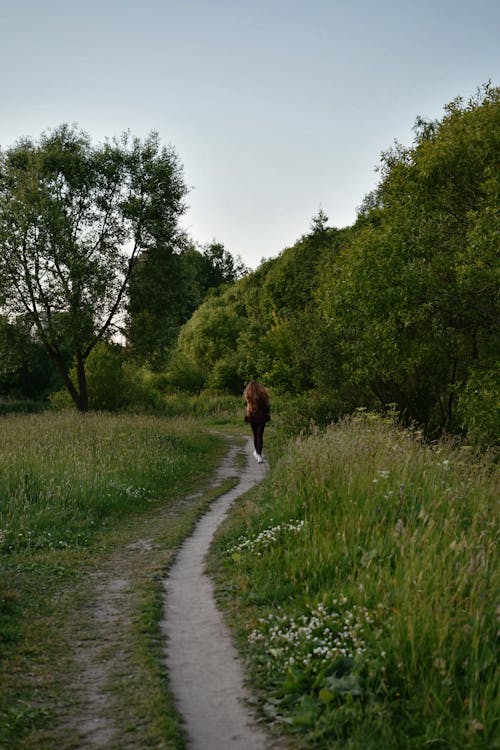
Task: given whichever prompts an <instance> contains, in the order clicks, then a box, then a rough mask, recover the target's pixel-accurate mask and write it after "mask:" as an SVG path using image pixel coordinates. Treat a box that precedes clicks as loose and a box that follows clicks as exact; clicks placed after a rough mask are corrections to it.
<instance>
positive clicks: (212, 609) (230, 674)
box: [161, 440, 277, 750]
mask: <svg viewBox="0 0 500 750" xmlns="http://www.w3.org/2000/svg"><path fill="white" fill-rule="evenodd" d="M238 450H239V449H238V447H232V448H231V449H230V450H229V452H228V455H227V456H226V459H225V461H224V464H223V465H222V466H221V468H220V469H219V477H218V480H219V481H222V480H223V479H224V477H226V476H234V475H235V473H237V474H238V475H239V478H240V482H239V484H238V485H237V487H235V488H233V489H232V490H230V491H229V492H227V493H226V494H225V495H222V496H221V497H220V498H219V499H218V500H216V501H215V502H214V503H213V504H212V505H211V507H210V510H209V511H208V512H207V513H206V514H205V515H204V516H203V517H202V518H201V519H200V521H199V522H198V524H197V526H196V528H195V530H194V532H193V534H192V535H191V536H190V537H188V539H187V540H186V541H185V542H184V544H183V545H182V547H181V548H180V549H179V552H178V553H177V556H176V559H175V562H174V564H173V566H172V567H171V569H170V572H169V575H168V577H167V578H166V579H165V581H164V588H165V617H164V620H163V622H162V623H161V627H162V630H163V632H164V634H165V636H166V639H167V644H166V646H167V651H166V663H167V668H168V672H169V679H170V687H171V690H172V691H173V693H174V696H175V697H176V703H177V707H178V709H179V711H180V713H181V715H182V716H183V718H184V721H185V728H186V732H187V736H188V748H189V750H264V749H265V748H270V747H277V745H276V744H272V742H271V740H270V738H269V737H268V736H267V735H266V734H265V733H264V731H263V730H262V729H261V728H260V727H259V726H258V725H256V724H255V722H254V721H253V719H252V716H251V713H250V710H249V709H248V708H247V706H246V705H245V700H246V698H247V697H248V694H247V691H246V689H245V686H244V675H243V670H242V667H241V663H240V661H239V658H238V655H237V652H236V650H235V648H234V646H233V644H232V641H231V637H230V634H229V631H228V629H227V626H226V625H225V623H224V621H223V618H222V615H221V613H220V612H219V610H218V609H217V607H216V604H215V600H214V594H213V585H212V582H211V580H210V578H209V577H208V575H207V574H206V572H205V569H206V561H205V557H206V554H207V552H208V549H209V546H210V543H211V541H212V539H213V536H214V534H215V531H216V529H217V527H218V526H219V524H220V522H221V521H222V519H223V517H224V516H225V514H226V512H227V511H228V509H229V507H230V506H231V504H232V503H233V502H234V501H235V500H236V498H237V497H239V496H240V495H242V494H243V493H245V492H247V491H248V490H249V489H251V488H252V487H253V486H254V485H255V484H257V483H258V482H259V481H261V479H262V478H263V476H264V474H265V471H266V464H265V463H263V464H257V462H256V461H255V459H254V458H253V456H252V450H253V445H252V442H251V440H248V442H247V443H246V445H245V448H244V451H245V455H246V466H245V468H243V469H239V470H238V471H237V472H235V469H234V466H233V462H234V457H235V454H236V453H237V452H238Z"/></svg>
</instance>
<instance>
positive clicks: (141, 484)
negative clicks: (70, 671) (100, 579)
mask: <svg viewBox="0 0 500 750" xmlns="http://www.w3.org/2000/svg"><path fill="white" fill-rule="evenodd" d="M0 430H1V435H2V444H1V447H0V552H3V553H4V554H5V553H9V552H13V551H15V550H21V549H25V548H30V549H43V548H47V549H58V548H66V547H72V546H82V545H87V544H88V543H89V541H90V540H91V539H92V538H93V537H94V535H95V533H96V531H97V530H99V529H100V528H102V527H103V526H105V525H106V524H110V523H112V522H113V519H117V518H118V517H122V516H124V515H126V514H127V513H131V512H134V511H137V510H140V509H144V508H145V507H147V506H148V504H150V503H154V502H158V501H159V500H163V501H164V502H168V501H169V499H170V498H173V497H175V496H178V495H179V493H180V492H181V491H182V489H183V488H184V487H186V486H188V484H189V483H190V482H191V481H192V479H193V476H195V475H196V474H197V473H201V474H202V473H203V466H204V461H207V460H208V456H209V454H210V446H212V448H213V445H214V442H215V441H214V438H213V437H211V436H209V435H206V434H203V433H202V432H201V431H199V430H198V429H195V428H194V422H193V421H192V420H189V419H186V418H184V419H182V420H180V419H178V420H172V419H170V420H168V419H164V418H156V417H152V416H132V415H114V416H113V415H110V414H98V413H97V414H96V413H92V414H87V415H83V416H82V415H80V414H77V413H76V412H66V413H57V414H55V413H52V414H50V413H44V414H37V415H29V416H28V415H26V416H12V417H11V416H7V417H4V418H2V420H1V423H0ZM209 463H210V462H209ZM207 470H208V464H207Z"/></svg>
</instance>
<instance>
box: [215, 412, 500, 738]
mask: <svg viewBox="0 0 500 750" xmlns="http://www.w3.org/2000/svg"><path fill="white" fill-rule="evenodd" d="M497 497H498V470H497V468H496V466H495V464H494V463H493V462H492V461H491V462H490V461H489V459H488V458H487V457H483V458H482V459H481V460H479V459H478V456H477V454H476V453H475V452H474V451H473V450H472V449H471V448H467V447H466V446H455V447H454V446H453V445H452V444H450V443H447V442H438V443H434V444H433V445H432V446H429V445H425V444H424V443H423V442H422V434H421V432H417V431H415V430H407V429H406V430H404V429H402V428H399V427H397V426H395V424H394V422H393V420H392V419H391V418H385V419H384V418H381V417H377V416H375V415H373V414H370V413H363V412H358V413H357V414H356V415H354V416H353V417H351V418H350V419H345V420H342V422H340V423H339V424H337V425H335V426H334V425H331V426H330V427H328V428H327V429H326V430H325V431H319V430H316V431H314V432H313V433H312V434H311V435H309V436H308V437H299V438H297V439H296V440H294V441H291V442H290V444H289V445H288V447H287V448H286V449H285V450H284V452H283V454H282V455H281V456H280V457H279V458H278V459H277V460H276V462H275V463H274V465H273V470H272V473H271V474H270V475H269V478H268V479H267V480H266V481H265V482H264V483H263V484H262V485H261V486H260V487H259V488H257V489H256V490H255V491H253V492H252V493H250V494H249V495H247V496H246V497H245V498H244V499H242V501H240V502H239V503H237V505H236V507H235V508H234V509H233V510H232V511H231V514H230V518H229V520H228V521H227V522H226V524H225V527H224V528H222V530H221V532H220V533H219V535H218V538H217V540H216V546H215V549H214V554H213V556H212V558H213V559H212V565H213V566H215V567H216V569H217V578H218V591H219V596H220V597H221V599H222V600H223V601H224V602H225V606H227V607H229V609H230V612H231V614H232V616H233V618H234V620H235V622H236V625H237V627H238V636H239V641H240V643H241V645H242V648H243V649H244V651H245V653H246V655H247V657H248V659H249V664H250V669H251V676H252V682H253V684H254V685H257V686H258V688H259V691H260V696H261V703H260V706H261V710H262V712H263V713H264V715H266V716H267V718H268V719H269V720H273V721H277V722H278V723H279V725H280V726H281V727H282V728H283V729H284V730H286V731H290V732H292V733H295V734H297V735H299V736H300V738H301V739H298V740H297V743H298V747H315V748H337V747H338V748H344V747H350V748H352V749H353V750H354V749H355V748H365V747H372V748H379V747H384V748H388V749H390V748H394V750H396V748H397V750H399V749H400V748H409V747H423V746H424V745H428V744H441V745H442V746H446V747H461V748H479V747H490V746H494V744H493V743H494V736H495V732H496V729H497V727H496V722H497V720H498V680H497V675H496V660H495V641H496V637H497V622H496V614H495V607H496V601H495V596H496V588H497V587H496V580H497V577H498V564H499V555H498V551H499V548H498V543H497V541H498V512H497V509H496V503H497Z"/></svg>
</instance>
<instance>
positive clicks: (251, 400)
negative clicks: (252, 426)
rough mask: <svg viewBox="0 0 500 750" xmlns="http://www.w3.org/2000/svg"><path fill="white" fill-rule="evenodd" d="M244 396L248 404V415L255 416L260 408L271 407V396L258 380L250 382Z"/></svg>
mask: <svg viewBox="0 0 500 750" xmlns="http://www.w3.org/2000/svg"><path fill="white" fill-rule="evenodd" d="M243 396H244V397H245V401H246V404H247V414H255V413H256V412H257V411H259V407H260V408H261V409H262V407H268V406H269V394H268V392H267V390H266V389H265V388H264V386H263V385H261V384H260V383H258V382H257V381H256V380H251V381H250V382H249V384H248V385H247V387H246V388H245V390H244V391H243Z"/></svg>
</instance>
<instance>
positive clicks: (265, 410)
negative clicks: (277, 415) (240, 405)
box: [245, 399, 271, 424]
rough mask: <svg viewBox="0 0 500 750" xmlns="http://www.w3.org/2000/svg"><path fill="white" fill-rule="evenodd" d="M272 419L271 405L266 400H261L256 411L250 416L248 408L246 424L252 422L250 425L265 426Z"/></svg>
mask: <svg viewBox="0 0 500 750" xmlns="http://www.w3.org/2000/svg"><path fill="white" fill-rule="evenodd" d="M270 419H271V412H270V409H269V404H267V403H266V402H265V401H264V399H261V400H260V401H259V403H258V404H257V409H256V411H254V412H252V413H250V414H249V413H248V406H247V411H246V412H245V422H250V424H265V423H266V422H269V420H270Z"/></svg>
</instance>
